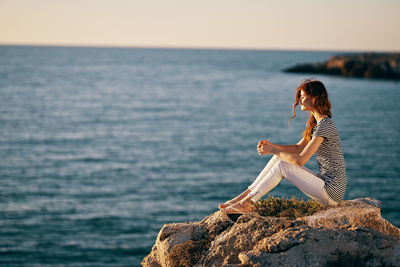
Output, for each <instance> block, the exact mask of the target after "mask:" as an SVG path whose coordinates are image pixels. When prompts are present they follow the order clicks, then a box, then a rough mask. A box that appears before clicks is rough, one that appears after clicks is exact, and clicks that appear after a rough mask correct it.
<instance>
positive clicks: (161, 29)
mask: <svg viewBox="0 0 400 267" xmlns="http://www.w3.org/2000/svg"><path fill="white" fill-rule="evenodd" d="M399 14H400V0H375V1H371V0H331V1H324V0H304V1H302V0H280V1H279V0H274V1H269V0H245V1H244V0H197V1H193V0H141V1H137V0H0V44H33V45H83V46H123V47H185V48H186V47H188V48H191V47H193V48H230V49H236V48H238V49H283V50H286V49H294V50H347V51H352V50H354V51H400V30H399V29H400V15H399Z"/></svg>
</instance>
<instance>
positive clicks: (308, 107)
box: [300, 90, 313, 111]
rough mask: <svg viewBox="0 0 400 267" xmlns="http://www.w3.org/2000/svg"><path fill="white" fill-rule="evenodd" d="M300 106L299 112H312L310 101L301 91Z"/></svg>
mask: <svg viewBox="0 0 400 267" xmlns="http://www.w3.org/2000/svg"><path fill="white" fill-rule="evenodd" d="M300 104H301V106H300V107H301V110H310V111H311V110H313V106H312V99H311V98H310V97H309V96H307V95H306V94H305V93H304V92H303V90H301V91H300Z"/></svg>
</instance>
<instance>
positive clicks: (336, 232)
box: [142, 198, 400, 266]
mask: <svg viewBox="0 0 400 267" xmlns="http://www.w3.org/2000/svg"><path fill="white" fill-rule="evenodd" d="M142 266H400V229H399V228H397V227H395V226H393V225H392V224H391V223H390V222H388V221H386V220H385V219H383V218H382V217H381V213H380V202H379V201H377V200H374V199H370V198H362V199H354V200H348V201H342V202H341V203H340V204H339V206H337V207H334V208H329V209H327V210H323V211H320V212H318V213H316V214H314V215H312V216H307V217H301V218H297V219H295V220H290V219H287V218H274V217H263V216H260V215H259V214H258V213H249V214H245V215H242V216H240V217H239V218H238V220H237V221H236V222H233V221H232V220H231V219H229V218H228V217H227V216H225V215H223V214H222V213H221V212H219V211H217V212H215V213H213V214H211V215H209V216H207V217H205V218H204V219H203V220H202V221H200V222H185V223H173V224H166V225H164V226H163V228H162V229H161V231H160V232H159V234H158V237H157V240H156V243H155V244H154V246H153V249H152V251H151V253H150V254H149V255H147V256H146V257H145V258H144V259H143V262H142Z"/></svg>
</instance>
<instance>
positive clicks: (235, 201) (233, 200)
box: [218, 189, 250, 209]
mask: <svg viewBox="0 0 400 267" xmlns="http://www.w3.org/2000/svg"><path fill="white" fill-rule="evenodd" d="M249 193H250V189H247V190H246V191H244V192H243V193H241V194H240V195H239V196H237V197H235V198H233V199H231V200H228V201H226V202H225V203H222V204H219V206H218V208H219V209H224V208H226V207H229V206H231V205H233V204H235V203H237V202H239V201H241V200H242V199H244V198H245V197H246V196H247V195H248V194H249Z"/></svg>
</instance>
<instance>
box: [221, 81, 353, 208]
mask: <svg viewBox="0 0 400 267" xmlns="http://www.w3.org/2000/svg"><path fill="white" fill-rule="evenodd" d="M299 103H300V105H301V110H303V111H309V112H310V117H309V119H308V122H307V124H306V130H305V131H304V132H303V138H302V139H301V140H300V141H299V142H298V143H297V144H295V145H278V144H273V143H271V142H269V141H268V140H261V141H259V142H258V144H257V151H258V154H260V155H267V154H274V156H273V157H272V158H271V160H270V161H269V162H268V164H267V165H266V167H265V168H264V169H263V170H262V172H261V173H260V174H259V175H258V177H257V179H256V180H255V181H254V182H253V183H252V184H251V185H250V186H249V187H248V189H247V190H246V191H244V192H243V193H241V194H240V195H239V196H237V197H235V198H233V199H232V200H229V201H227V202H225V203H224V204H220V205H219V208H220V209H221V211H222V212H224V213H226V214H232V213H236V214H237V213H248V212H251V211H253V210H254V209H255V206H254V203H255V202H256V201H257V200H258V199H260V198H261V197H262V196H263V195H265V194H266V193H267V192H269V191H270V190H271V189H273V188H274V187H275V186H277V185H278V184H279V182H280V181H281V180H282V178H285V179H286V180H288V181H290V182H291V183H292V184H294V185H295V186H296V187H297V188H299V189H300V190H301V191H302V192H303V193H304V194H306V195H307V196H309V197H311V198H312V199H314V200H316V201H318V202H319V203H320V204H322V205H324V206H335V205H337V204H338V202H339V201H341V200H342V199H343V197H344V194H345V191H346V184H347V177H346V164H345V161H344V157H343V152H342V145H341V142H340V137H339V135H338V132H337V129H336V125H335V123H334V122H333V120H332V114H331V103H330V102H329V100H328V93H327V91H326V89H325V86H324V85H323V84H322V82H320V81H318V80H310V79H307V80H304V81H303V82H302V83H301V85H300V86H299V87H298V88H297V90H296V93H295V101H294V103H293V116H292V117H291V118H290V119H289V121H290V120H291V119H293V118H294V117H296V113H295V108H296V106H297V105H298V104H299ZM314 153H315V155H316V159H317V161H318V165H319V172H318V174H314V173H313V172H312V171H311V170H309V169H307V168H306V167H304V166H303V165H304V164H306V162H307V161H308V160H309V159H310V158H311V156H312V155H313V154H314Z"/></svg>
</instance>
